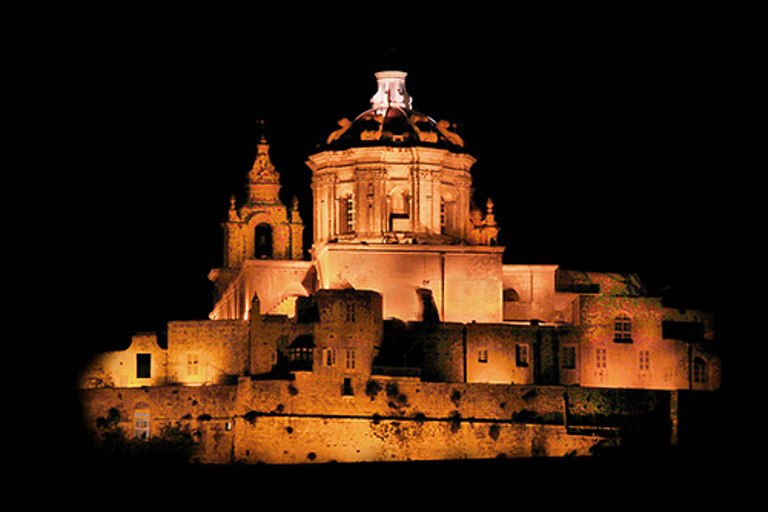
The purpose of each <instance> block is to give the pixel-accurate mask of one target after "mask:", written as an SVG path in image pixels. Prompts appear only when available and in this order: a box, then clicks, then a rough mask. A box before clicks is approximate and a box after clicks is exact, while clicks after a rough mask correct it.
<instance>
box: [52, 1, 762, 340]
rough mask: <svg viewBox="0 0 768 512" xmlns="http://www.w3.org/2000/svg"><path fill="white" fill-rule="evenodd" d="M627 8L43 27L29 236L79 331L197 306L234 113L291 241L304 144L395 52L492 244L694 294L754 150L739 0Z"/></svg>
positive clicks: (148, 325) (524, 258) (245, 153)
mask: <svg viewBox="0 0 768 512" xmlns="http://www.w3.org/2000/svg"><path fill="white" fill-rule="evenodd" d="M629 11H630V9H626V10H623V11H621V12H604V11H596V10H593V9H590V8H588V7H584V6H583V5H582V4H579V5H578V6H572V7H569V8H567V9H566V10H563V11H557V10H552V11H546V12H537V13H518V12H513V13H504V14H501V13H497V14H498V16H495V15H492V14H491V13H474V14H471V15H465V14H463V13H460V12H457V13H455V15H452V16H451V20H449V21H447V22H446V21H439V22H438V21H436V20H432V21H430V22H426V21H425V22H419V21H417V20H415V19H407V21H403V20H401V21H399V22H397V23H394V22H389V23H387V22H383V21H381V20H377V19H374V18H364V19H363V20H362V21H360V22H357V23H353V22H344V23H343V24H341V23H340V24H337V25H335V26H334V27H333V28H331V27H327V26H322V24H319V23H317V24H314V23H310V22H306V23H299V22H285V20H286V19H290V18H287V17H286V16H287V14H286V13H282V14H281V15H280V16H281V17H279V18H277V19H270V18H268V14H267V13H263V17H264V19H261V18H259V19H256V18H253V19H248V20H245V21H246V22H245V23H238V24H237V26H235V25H234V23H230V20H227V21H224V22H221V23H219V22H216V23H214V21H211V20H205V16H201V17H200V19H197V20H196V21H195V22H194V23H192V22H190V21H189V20H186V19H185V20H177V21H175V22H171V21H169V20H168V19H164V20H161V21H158V20H157V19H155V18H144V17H143V16H140V15H137V14H136V13H134V15H133V16H131V17H129V18H125V17H120V18H119V20H120V21H119V22H118V21H117V20H118V18H109V19H105V20H104V23H103V24H95V25H94V26H96V27H98V28H93V27H90V28H89V29H88V30H86V31H83V32H78V31H72V32H71V33H68V37H66V38H62V39H57V40H55V41H54V40H51V41H50V42H49V43H48V44H46V45H45V48H44V51H43V52H42V56H41V61H40V66H41V69H43V70H44V71H43V73H41V80H40V82H39V84H40V85H41V89H40V91H41V94H45V95H46V98H47V103H46V108H45V112H44V114H42V115H41V119H40V125H41V126H44V128H43V129H42V131H41V133H42V135H41V136H42V137H44V138H45V141H50V142H52V147H55V148H59V150H57V155H54V158H53V159H52V160H48V161H46V162H45V166H44V167H45V169H46V170H45V171H44V173H43V177H44V178H45V179H46V184H47V185H48V187H49V188H50V190H51V198H50V201H51V204H53V205H55V206H54V207H52V208H55V210H54V211H56V212H57V215H56V219H55V221H54V224H56V225H57V226H58V227H57V228H56V229H54V237H53V239H51V240H50V241H49V242H47V243H50V244H51V246H49V248H48V250H49V251H50V254H56V255H58V257H59V258H60V259H59V261H60V262H61V263H62V267H61V272H62V273H63V274H65V275H64V276H63V277H64V282H63V283H62V284H61V285H60V286H61V287H62V289H63V290H66V293H54V294H55V295H57V296H59V297H62V296H65V297H66V299H65V301H64V302H66V304H65V305H64V307H66V308H70V307H71V308H72V309H73V310H74V314H73V316H71V317H70V320H71V321H72V325H73V328H74V329H78V328H79V329H80V332H81V337H80V342H81V343H82V344H83V346H84V347H89V348H97V349H102V348H114V347H125V346H127V345H128V343H129V342H130V335H131V334H132V333H133V332H136V331H148V330H149V331H155V330H163V329H164V326H165V323H167V322H168V321H172V320H191V319H205V318H207V314H208V312H209V311H210V310H211V308H212V285H211V284H210V283H209V282H208V280H207V277H206V276H207V274H208V272H209V270H210V269H212V268H215V267H218V266H220V265H221V252H222V247H221V243H222V238H221V226H220V224H221V223H222V222H223V221H224V220H225V219H226V213H227V209H228V207H229V196H230V195H231V194H233V193H234V194H235V195H236V196H237V198H238V201H239V204H241V202H242V200H243V198H244V186H245V180H246V175H247V173H248V171H249V170H250V168H251V165H252V163H253V160H254V158H255V154H256V147H255V144H256V142H257V140H258V134H259V132H258V128H257V126H256V123H255V120H256V119H265V120H266V123H267V138H268V139H269V142H270V143H271V145H272V149H271V156H272V160H273V162H274V163H275V165H276V166H277V170H278V171H279V172H280V174H281V182H282V184H283V188H282V192H281V197H282V198H283V200H284V201H286V202H288V201H290V199H291V197H292V196H293V195H294V194H295V195H296V196H298V198H299V200H300V208H301V215H302V217H303V219H304V223H305V225H306V226H307V229H306V237H305V240H306V242H305V246H306V248H308V247H309V244H310V243H311V226H312V222H311V192H310V187H309V185H310V171H309V169H308V168H307V167H306V165H305V164H304V162H305V161H306V159H307V156H308V155H309V154H311V153H313V152H314V151H315V150H316V147H317V144H318V143H320V142H321V141H323V140H324V139H325V138H326V137H327V135H328V134H329V133H330V132H331V131H333V130H334V129H336V128H337V125H336V121H337V120H338V119H340V118H342V117H348V118H354V116H356V115H357V114H359V113H361V112H362V111H364V110H366V109H367V108H369V99H370V97H371V96H372V95H373V94H374V93H375V92H376V82H375V78H374V73H375V72H376V71H380V70H384V69H399V70H403V71H407V72H408V73H409V75H408V79H407V88H408V91H409V93H410V94H411V95H412V96H413V98H414V104H413V106H414V109H415V110H418V111H420V112H423V113H426V114H428V115H430V116H432V117H433V118H435V119H436V120H440V119H448V120H450V121H453V122H456V123H458V124H459V132H460V133H461V135H462V136H463V138H464V140H465V141H466V143H467V149H468V151H469V152H470V153H471V154H472V155H473V156H475V157H476V158H477V159H478V162H477V164H475V166H474V167H473V171H472V172H473V176H474V186H475V188H476V191H475V202H476V203H477V204H479V205H484V204H485V201H486V198H488V197H489V196H490V197H492V198H493V200H494V203H495V205H496V208H495V212H496V216H497V220H498V222H499V223H500V225H501V227H502V231H501V233H500V244H501V245H505V246H506V247H507V250H506V253H505V256H504V259H505V263H556V264H560V265H561V267H564V268H572V269H584V270H605V271H622V272H623V271H631V272H639V273H640V274H641V276H642V277H644V278H645V280H646V282H647V283H648V285H649V286H651V287H652V288H653V289H654V290H661V288H662V287H664V286H671V287H672V290H678V293H681V294H682V293H684V294H685V295H687V296H689V297H693V298H695V299H697V300H703V301H708V302H710V303H711V302H712V301H714V300H715V299H716V298H717V296H718V288H717V286H718V284H717V281H718V280H717V279H714V278H713V275H717V274H718V273H719V272H721V270H720V268H719V267H720V266H721V265H722V264H723V262H722V261H721V260H719V258H721V257H722V256H721V255H722V248H723V247H727V246H728V244H729V243H730V242H729V241H730V237H731V236H732V235H730V234H729V233H730V231H731V229H732V226H731V221H732V219H733V218H734V217H735V213H734V212H733V208H734V201H739V197H738V195H737V194H736V193H735V190H736V185H737V184H738V183H740V182H741V180H742V178H743V177H745V176H747V175H749V173H750V172H753V171H751V170H750V169H753V168H754V167H750V164H749V163H748V162H747V161H746V159H745V158H744V156H743V155H744V153H745V151H746V148H747V147H749V146H750V145H751V144H754V143H755V141H756V137H757V133H756V130H755V125H756V118H757V113H756V112H757V109H756V105H755V101H757V98H758V96H764V91H763V93H761V94H760V95H758V91H757V89H758V87H757V83H758V75H761V73H763V71H764V68H762V66H763V64H761V63H760V62H758V59H757V51H756V50H755V48H756V47H758V46H759V44H758V42H757V32H758V29H757V24H758V23H757V19H756V18H757V16H756V12H757V11H758V9H757V8H750V7H744V8H739V9H733V10H729V11H727V12H719V11H707V12H687V11H683V10H682V9H681V10H678V11H663V12H629ZM203 14H204V13H203ZM500 17H503V19H502V18H500ZM236 18H237V16H235V15H234V14H233V15H232V19H233V20H235V19H236ZM240 21H243V20H240ZM283 22H284V23H283ZM478 31H481V32H480V33H479V34H478ZM737 206H738V205H737ZM49 222H50V220H49ZM713 269H714V270H713ZM51 272H53V270H52V269H51ZM57 272H58V271H57ZM713 273H714V274H713ZM52 293H53V292H52ZM78 326H80V327H78ZM85 326H87V327H85Z"/></svg>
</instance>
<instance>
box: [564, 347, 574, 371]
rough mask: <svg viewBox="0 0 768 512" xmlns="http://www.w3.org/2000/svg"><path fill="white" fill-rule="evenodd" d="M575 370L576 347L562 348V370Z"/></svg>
mask: <svg viewBox="0 0 768 512" xmlns="http://www.w3.org/2000/svg"><path fill="white" fill-rule="evenodd" d="M575 368H576V347H563V369H564V370H573V369H575Z"/></svg>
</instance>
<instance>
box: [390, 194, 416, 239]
mask: <svg viewBox="0 0 768 512" xmlns="http://www.w3.org/2000/svg"><path fill="white" fill-rule="evenodd" d="M387 200H388V203H389V230H390V231H408V230H409V229H410V221H409V219H410V217H411V215H410V211H411V197H410V195H408V192H407V191H406V190H405V189H403V188H401V187H399V186H398V187H396V188H395V189H394V190H392V192H390V194H389V197H388V198H387Z"/></svg>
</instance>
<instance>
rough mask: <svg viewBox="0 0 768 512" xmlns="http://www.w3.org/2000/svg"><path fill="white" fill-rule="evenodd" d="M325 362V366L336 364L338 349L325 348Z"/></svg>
mask: <svg viewBox="0 0 768 512" xmlns="http://www.w3.org/2000/svg"><path fill="white" fill-rule="evenodd" d="M323 363H325V366H333V365H335V364H336V351H335V350H334V349H332V348H324V349H323Z"/></svg>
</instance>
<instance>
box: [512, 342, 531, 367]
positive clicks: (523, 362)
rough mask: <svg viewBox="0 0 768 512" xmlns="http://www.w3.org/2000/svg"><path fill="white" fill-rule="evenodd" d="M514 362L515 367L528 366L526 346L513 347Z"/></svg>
mask: <svg viewBox="0 0 768 512" xmlns="http://www.w3.org/2000/svg"><path fill="white" fill-rule="evenodd" d="M515 362H516V363H517V366H521V367H526V366H528V345H515Z"/></svg>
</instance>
